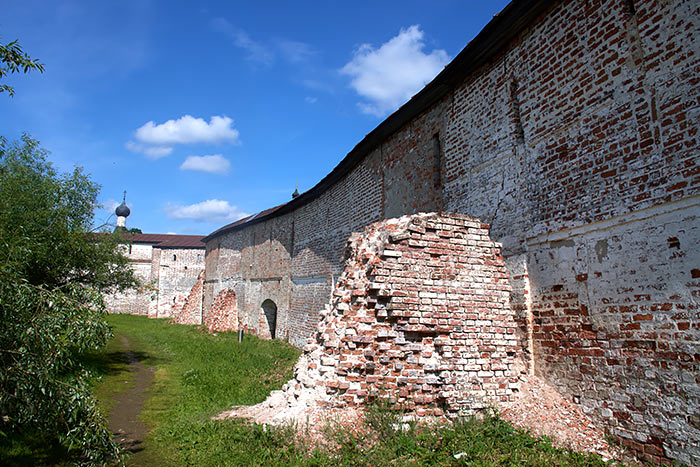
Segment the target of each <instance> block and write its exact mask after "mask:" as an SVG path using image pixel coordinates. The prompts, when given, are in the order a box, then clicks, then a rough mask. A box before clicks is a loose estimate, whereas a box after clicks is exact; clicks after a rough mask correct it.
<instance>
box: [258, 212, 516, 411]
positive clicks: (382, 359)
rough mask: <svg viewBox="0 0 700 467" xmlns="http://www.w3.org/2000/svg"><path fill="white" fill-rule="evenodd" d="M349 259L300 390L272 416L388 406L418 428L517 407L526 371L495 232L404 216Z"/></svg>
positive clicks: (281, 398)
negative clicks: (419, 422)
mask: <svg viewBox="0 0 700 467" xmlns="http://www.w3.org/2000/svg"><path fill="white" fill-rule="evenodd" d="M346 254H347V258H346V261H345V269H344V271H343V273H342V274H341V276H340V277H339V279H338V281H337V284H336V286H335V288H334V289H333V293H332V298H331V300H330V302H329V303H330V304H329V305H327V306H326V308H325V309H324V311H323V312H322V313H321V316H322V317H321V320H320V322H319V323H318V325H317V331H316V332H315V333H314V336H313V338H309V339H308V344H307V345H306V346H305V347H304V352H303V354H302V356H301V358H300V359H299V362H298V363H297V365H296V366H295V373H294V379H292V380H291V381H289V382H288V383H287V384H286V385H285V386H284V388H283V390H282V391H277V392H276V393H273V394H272V395H271V396H270V398H269V399H268V401H266V402H264V403H262V404H261V406H263V407H266V408H267V410H268V411H271V412H273V413H274V417H275V418H276V419H283V418H296V419H297V420H303V419H304V414H303V411H305V410H308V409H313V408H314V407H317V406H326V407H328V406H331V407H348V406H358V405H361V404H362V403H364V402H365V401H366V400H367V399H368V398H377V397H381V398H388V399H390V400H391V401H393V402H394V403H396V404H399V405H400V406H401V407H403V408H404V409H406V410H408V411H411V412H413V413H414V414H416V415H417V416H426V415H430V416H438V417H440V416H448V417H454V416H459V415H467V414H473V413H476V412H479V411H480V410H482V409H484V408H486V407H489V406H491V405H493V404H495V403H496V402H501V401H508V400H511V399H512V397H513V395H514V393H515V392H517V391H518V388H519V375H520V373H521V371H523V368H524V367H523V365H522V364H521V363H520V356H521V348H520V346H519V344H518V343H519V339H518V337H517V335H516V322H515V313H514V312H513V310H512V309H511V307H510V305H509V300H510V284H509V282H508V277H509V276H508V273H507V270H506V267H505V263H504V262H503V258H502V257H501V255H500V246H499V245H498V244H496V243H494V242H492V241H491V239H490V238H489V236H488V225H485V224H482V223H481V222H480V221H479V220H477V219H475V218H471V217H468V216H464V215H458V214H440V215H437V214H417V215H413V216H404V217H401V218H398V219H390V220H387V221H382V222H377V223H374V224H371V225H370V226H368V227H367V228H366V229H365V230H364V232H363V233H362V234H361V235H360V234H355V235H353V236H352V237H351V238H350V241H349V242H348V248H347V250H346ZM270 409H271V410H270ZM300 412H302V413H300ZM306 415H309V414H308V413H306Z"/></svg>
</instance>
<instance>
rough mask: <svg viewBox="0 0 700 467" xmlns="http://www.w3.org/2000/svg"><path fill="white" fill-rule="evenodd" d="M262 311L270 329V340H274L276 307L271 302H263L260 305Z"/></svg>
mask: <svg viewBox="0 0 700 467" xmlns="http://www.w3.org/2000/svg"><path fill="white" fill-rule="evenodd" d="M262 311H263V314H264V315H265V320H266V321H267V326H268V327H269V329H270V339H274V338H275V331H276V329H277V305H275V302H273V301H272V300H265V301H264V302H263V303H262Z"/></svg>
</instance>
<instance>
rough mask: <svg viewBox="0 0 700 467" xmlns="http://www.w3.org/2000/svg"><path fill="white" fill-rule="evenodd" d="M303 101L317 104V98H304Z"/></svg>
mask: <svg viewBox="0 0 700 467" xmlns="http://www.w3.org/2000/svg"><path fill="white" fill-rule="evenodd" d="M304 100H305V101H306V102H308V103H309V104H315V103H316V102H318V97H311V96H306V97H305V98H304Z"/></svg>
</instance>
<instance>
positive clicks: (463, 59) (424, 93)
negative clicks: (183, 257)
mask: <svg viewBox="0 0 700 467" xmlns="http://www.w3.org/2000/svg"><path fill="white" fill-rule="evenodd" d="M556 3H558V0H513V1H511V2H510V3H509V4H508V5H507V6H506V7H505V8H504V9H503V10H502V11H501V12H500V13H498V14H496V15H494V17H493V19H492V20H491V21H489V23H488V24H487V25H486V26H485V27H484V29H482V30H481V32H480V33H479V34H478V35H477V36H476V37H475V38H474V39H473V40H472V41H471V42H470V43H469V44H467V46H466V47H465V48H464V49H463V50H462V51H461V52H460V53H459V54H458V55H457V56H456V57H455V59H454V60H452V61H451V62H450V63H449V64H448V65H447V66H446V67H445V69H444V70H442V71H441V72H440V73H439V74H438V75H437V76H436V77H435V78H434V79H433V80H432V81H431V82H430V83H428V84H427V85H426V86H425V87H424V88H423V89H422V90H421V91H420V92H418V94H416V95H415V96H413V97H412V98H411V99H410V100H409V101H408V102H406V103H405V104H404V105H402V106H401V107H400V108H399V109H398V110H397V111H396V112H394V113H393V114H391V115H389V116H388V117H387V118H386V119H385V120H384V121H383V122H382V123H380V124H379V125H378V126H377V127H376V128H375V129H374V130H372V131H371V132H370V133H368V134H367V136H365V137H364V138H363V139H362V141H360V142H359V143H357V145H356V146H355V147H354V148H353V149H352V151H350V152H349V153H348V154H347V155H346V156H345V157H344V158H343V160H341V161H340V163H339V164H338V165H337V166H336V167H335V168H334V169H333V170H332V171H331V172H330V173H329V174H328V175H326V176H325V177H324V178H323V179H322V180H321V181H320V182H318V183H317V184H316V185H315V186H314V187H313V188H311V189H310V190H308V191H305V192H304V193H302V194H300V195H299V196H297V197H296V198H293V199H292V200H290V201H288V202H287V203H285V204H282V205H280V206H277V207H274V208H271V209H267V210H265V211H262V212H259V213H258V214H255V215H253V216H249V217H246V218H244V219H240V220H238V221H236V222H233V223H231V224H228V225H225V226H223V227H221V228H220V229H217V230H215V231H214V232H212V233H210V234H209V235H207V236H206V237H204V238H203V239H202V241H204V242H207V241H209V240H211V239H213V238H214V237H217V236H219V235H221V234H223V233H226V232H229V231H233V230H238V229H240V228H243V227H244V226H247V225H250V224H254V223H257V222H261V221H264V220H267V219H269V218H271V217H275V216H279V215H282V214H285V213H287V212H290V211H292V210H294V209H297V208H299V207H301V206H303V205H305V204H307V203H309V202H311V201H313V200H314V199H316V198H318V197H319V196H320V195H321V194H322V193H324V192H325V191H326V190H327V189H328V188H330V187H331V186H332V185H333V184H335V183H336V182H337V181H338V180H340V179H341V178H342V177H343V176H345V175H346V174H347V173H348V172H350V171H351V170H352V169H353V168H355V166H357V164H359V163H360V162H361V161H362V160H363V159H364V157H365V156H366V155H367V154H369V153H370V152H371V151H372V150H373V149H374V148H376V147H377V146H378V145H379V144H381V143H382V142H383V141H384V140H386V139H387V138H388V137H389V136H391V135H392V134H393V133H394V132H396V131H397V130H399V129H400V128H401V127H402V126H404V125H405V124H406V123H408V122H409V121H410V120H412V119H413V118H415V117H416V116H417V115H418V114H420V113H421V112H423V111H425V110H426V109H428V108H429V107H430V106H431V105H433V104H434V103H435V102H437V101H438V100H440V99H441V98H442V97H444V96H445V95H446V94H447V93H448V92H450V91H451V90H452V89H453V88H454V87H455V86H457V85H458V84H459V83H461V82H462V81H463V80H464V79H465V78H466V77H467V76H468V75H469V74H470V73H473V72H474V71H476V70H478V69H479V68H480V67H481V66H483V65H484V64H486V63H488V61H489V60H491V59H492V58H493V57H494V56H495V55H497V54H498V53H499V52H501V51H502V50H503V49H504V48H505V47H506V46H507V45H508V43H509V42H510V41H511V40H512V39H514V38H515V37H516V36H517V35H519V34H520V33H521V32H522V31H523V30H524V29H526V28H527V27H528V26H529V25H531V24H532V23H533V22H534V21H535V20H536V19H537V18H538V17H539V16H540V15H541V14H542V13H543V12H544V11H545V10H546V9H547V8H549V7H551V6H552V5H554V4H556Z"/></svg>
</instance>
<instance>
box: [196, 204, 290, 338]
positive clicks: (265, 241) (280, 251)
mask: <svg viewBox="0 0 700 467" xmlns="http://www.w3.org/2000/svg"><path fill="white" fill-rule="evenodd" d="M292 222H293V217H292V216H281V217H278V218H275V219H273V220H271V221H269V222H263V223H259V224H256V225H254V226H251V228H248V229H245V230H242V231H239V232H237V233H236V235H227V236H222V237H220V238H218V239H217V240H216V242H215V243H212V242H209V243H208V244H207V250H206V264H207V267H206V280H205V292H204V294H205V296H204V311H203V313H204V319H205V321H206V320H207V316H208V314H210V313H212V309H213V308H212V307H213V306H214V302H215V300H216V297H217V296H218V295H219V294H220V293H221V292H222V291H226V290H231V291H233V293H234V294H235V300H236V305H235V309H236V310H237V313H240V320H239V319H238V318H237V319H236V320H233V321H231V322H230V325H227V326H228V328H227V330H238V328H239V323H240V325H241V326H242V327H243V330H244V331H245V332H247V333H251V334H255V335H259V336H262V337H269V335H270V329H269V326H268V324H267V320H266V319H265V315H264V312H263V309H262V304H263V302H265V300H271V301H272V302H273V303H274V304H275V306H276V308H277V316H276V324H277V329H276V337H279V338H288V335H289V327H288V322H289V318H288V314H289V300H290V294H291V292H290V289H291V285H290V283H291V279H290V272H289V271H290V262H291V260H290V251H291V249H292V247H291V244H292V236H293V234H292ZM212 319H213V318H212ZM216 319H219V318H216ZM219 330H223V328H222V327H219Z"/></svg>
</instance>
